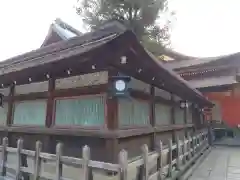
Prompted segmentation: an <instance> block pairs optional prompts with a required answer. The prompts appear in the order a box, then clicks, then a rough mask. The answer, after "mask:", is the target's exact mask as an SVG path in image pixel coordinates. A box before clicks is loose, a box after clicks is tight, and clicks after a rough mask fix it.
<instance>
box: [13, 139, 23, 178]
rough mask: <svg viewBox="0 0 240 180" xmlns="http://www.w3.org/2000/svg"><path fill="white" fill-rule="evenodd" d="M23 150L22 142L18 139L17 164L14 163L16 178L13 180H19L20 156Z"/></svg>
mask: <svg viewBox="0 0 240 180" xmlns="http://www.w3.org/2000/svg"><path fill="white" fill-rule="evenodd" d="M22 148H23V140H22V139H18V141H17V162H16V176H15V180H20V179H21V176H22V175H21V166H22V157H21V156H22V155H21V151H22Z"/></svg>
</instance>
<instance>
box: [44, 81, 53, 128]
mask: <svg viewBox="0 0 240 180" xmlns="http://www.w3.org/2000/svg"><path fill="white" fill-rule="evenodd" d="M54 90H55V79H54V78H50V79H49V81H48V100H47V113H46V121H45V126H46V127H48V128H49V127H51V126H52V125H53V114H54V113H55V112H53V110H54V97H53V92H54Z"/></svg>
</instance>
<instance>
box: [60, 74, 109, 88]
mask: <svg viewBox="0 0 240 180" xmlns="http://www.w3.org/2000/svg"><path fill="white" fill-rule="evenodd" d="M107 82H108V72H107V71H102V72H96V73H89V74H84V75H79V76H71V77H67V78H63V79H56V81H55V88H56V89H69V88H76V87H86V86H92V85H100V84H106V83H107Z"/></svg>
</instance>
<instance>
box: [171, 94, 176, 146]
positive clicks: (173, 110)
mask: <svg viewBox="0 0 240 180" xmlns="http://www.w3.org/2000/svg"><path fill="white" fill-rule="evenodd" d="M171 102H172V108H171V123H172V125H175V124H176V119H175V104H174V103H175V102H174V95H173V94H171ZM172 136H173V142H175V141H176V130H173V132H172Z"/></svg>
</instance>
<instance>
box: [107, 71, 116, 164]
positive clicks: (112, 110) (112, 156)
mask: <svg viewBox="0 0 240 180" xmlns="http://www.w3.org/2000/svg"><path fill="white" fill-rule="evenodd" d="M117 74H118V71H117V70H116V69H114V68H112V67H111V68H109V69H108V85H107V88H110V87H111V86H112V81H111V77H112V76H117ZM108 90H109V89H106V91H107V92H108V95H107V99H106V110H107V113H106V121H105V127H106V128H107V129H108V130H112V131H114V130H116V129H118V126H119V119H118V103H119V102H118V98H117V97H112V95H111V94H110V93H109V91H108ZM105 148H106V150H107V152H106V158H105V159H106V161H108V162H111V163H117V161H118V160H117V159H118V139H117V138H114V139H108V140H107V142H106V146H105Z"/></svg>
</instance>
